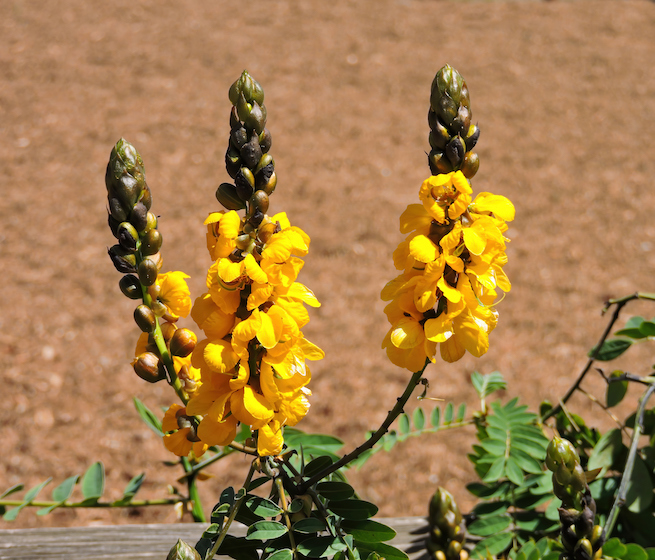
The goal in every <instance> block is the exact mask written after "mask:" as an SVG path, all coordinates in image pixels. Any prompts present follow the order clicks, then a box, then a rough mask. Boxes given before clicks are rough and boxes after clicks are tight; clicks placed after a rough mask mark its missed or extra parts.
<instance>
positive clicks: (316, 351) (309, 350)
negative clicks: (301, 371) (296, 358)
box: [297, 338, 325, 361]
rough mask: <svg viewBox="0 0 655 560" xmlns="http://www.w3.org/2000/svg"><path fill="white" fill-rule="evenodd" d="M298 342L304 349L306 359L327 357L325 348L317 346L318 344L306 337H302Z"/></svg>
mask: <svg viewBox="0 0 655 560" xmlns="http://www.w3.org/2000/svg"><path fill="white" fill-rule="evenodd" d="M297 344H298V346H299V347H300V349H301V350H302V353H303V355H304V357H305V359H306V360H312V361H316V360H322V359H323V358H325V352H323V350H321V349H320V348H319V347H318V346H316V344H314V343H313V342H310V341H309V340H307V339H306V338H301V339H300V340H299V341H298V343H297Z"/></svg>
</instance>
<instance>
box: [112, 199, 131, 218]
mask: <svg viewBox="0 0 655 560" xmlns="http://www.w3.org/2000/svg"><path fill="white" fill-rule="evenodd" d="M108 201H109V214H110V215H111V217H112V218H114V220H116V221H117V222H119V223H120V222H124V221H125V220H126V219H127V215H128V214H129V209H128V208H125V207H124V206H123V204H122V203H121V201H120V200H119V199H118V198H117V197H110V198H109V199H108Z"/></svg>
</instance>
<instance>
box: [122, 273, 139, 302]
mask: <svg viewBox="0 0 655 560" xmlns="http://www.w3.org/2000/svg"><path fill="white" fill-rule="evenodd" d="M118 286H119V287H120V289H121V292H123V294H124V295H125V296H127V297H128V298H130V299H140V298H142V297H143V292H142V290H141V282H139V279H138V278H137V277H136V276H134V274H126V275H125V276H123V277H122V278H121V279H120V281H119V282H118Z"/></svg>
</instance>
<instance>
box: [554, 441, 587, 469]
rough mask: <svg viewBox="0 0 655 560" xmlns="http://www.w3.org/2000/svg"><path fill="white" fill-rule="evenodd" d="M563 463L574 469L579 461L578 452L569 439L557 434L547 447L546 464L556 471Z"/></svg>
mask: <svg viewBox="0 0 655 560" xmlns="http://www.w3.org/2000/svg"><path fill="white" fill-rule="evenodd" d="M562 463H563V464H565V465H566V467H567V468H568V469H569V470H572V469H573V467H574V466H575V465H576V463H579V459H578V454H577V452H576V450H575V447H573V444H572V443H571V442H570V441H569V440H567V439H562V438H560V437H557V436H555V437H554V438H553V439H552V440H551V442H550V443H549V444H548V449H546V466H547V467H548V469H549V470H551V471H555V470H556V469H557V466H558V465H560V464H562Z"/></svg>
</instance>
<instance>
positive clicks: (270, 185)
mask: <svg viewBox="0 0 655 560" xmlns="http://www.w3.org/2000/svg"><path fill="white" fill-rule="evenodd" d="M264 169H265V168H264ZM275 187H277V174H276V173H275V171H273V173H271V176H270V177H269V178H268V181H266V184H265V185H263V186H262V187H261V189H262V190H263V191H264V192H265V193H266V194H268V195H271V194H273V191H274V190H275Z"/></svg>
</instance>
